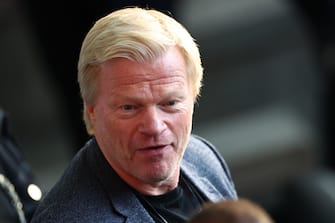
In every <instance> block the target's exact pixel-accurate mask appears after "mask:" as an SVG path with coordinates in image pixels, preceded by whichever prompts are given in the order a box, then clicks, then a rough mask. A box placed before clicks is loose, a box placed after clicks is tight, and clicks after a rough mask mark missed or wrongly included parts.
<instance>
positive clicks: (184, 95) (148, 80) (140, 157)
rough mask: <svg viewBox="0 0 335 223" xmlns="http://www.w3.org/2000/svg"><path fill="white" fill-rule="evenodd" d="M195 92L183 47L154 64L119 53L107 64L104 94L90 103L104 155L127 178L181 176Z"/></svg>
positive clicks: (103, 73)
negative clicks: (129, 58) (188, 74)
mask: <svg viewBox="0 0 335 223" xmlns="http://www.w3.org/2000/svg"><path fill="white" fill-rule="evenodd" d="M194 98H195V96H194V94H193V89H192V87H191V86H190V83H189V81H188V79H187V76H186V65H185V61H184V58H183V56H182V55H181V53H180V52H179V50H178V49H177V48H171V49H170V50H169V51H168V52H167V53H166V54H165V55H163V56H162V57H161V58H158V59H157V60H156V61H154V62H153V63H150V64H143V63H138V62H134V61H130V60H127V59H124V58H116V59H111V60H109V61H106V62H105V63H103V64H102V65H101V69H100V76H99V82H98V95H97V98H96V100H95V103H94V104H93V105H87V108H88V112H89V114H90V117H91V120H92V123H93V128H94V134H95V137H96V139H97V142H98V144H99V146H100V147H101V150H102V152H103V154H104V156H105V157H106V159H107V160H108V162H109V163H110V165H111V166H112V167H113V168H114V169H115V171H116V172H117V173H118V174H119V175H120V176H121V177H122V178H123V179H124V180H126V181H127V182H131V184H134V185H136V184H137V183H140V184H143V183H144V184H151V185H154V184H158V185H159V184H161V183H164V182H166V183H168V182H169V181H174V180H176V178H178V176H179V165H180V161H181V159H182V156H183V154H184V151H185V148H186V145H187V143H188V140H189V135H190V132H191V126H192V114H193V103H194Z"/></svg>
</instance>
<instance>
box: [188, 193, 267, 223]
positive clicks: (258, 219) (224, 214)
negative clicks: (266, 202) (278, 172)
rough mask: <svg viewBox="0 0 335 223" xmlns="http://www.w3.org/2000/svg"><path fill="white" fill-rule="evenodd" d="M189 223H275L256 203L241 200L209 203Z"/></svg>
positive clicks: (244, 199)
mask: <svg viewBox="0 0 335 223" xmlns="http://www.w3.org/2000/svg"><path fill="white" fill-rule="evenodd" d="M189 223H274V221H273V220H272V218H271V216H270V215H269V214H268V213H267V212H266V210H265V209H263V208H262V207H261V206H260V205H258V204H256V203H255V202H253V201H251V200H249V199H246V198H241V199H238V200H223V201H219V202H208V203H205V204H204V205H203V209H202V210H201V211H200V212H198V213H196V214H194V216H193V217H192V218H191V219H190V221H189Z"/></svg>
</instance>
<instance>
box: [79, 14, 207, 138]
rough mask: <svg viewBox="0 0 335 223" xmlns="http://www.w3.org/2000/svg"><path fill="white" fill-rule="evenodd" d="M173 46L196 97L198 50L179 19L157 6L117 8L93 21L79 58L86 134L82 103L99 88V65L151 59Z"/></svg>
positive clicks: (199, 79)
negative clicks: (179, 55)
mask: <svg viewBox="0 0 335 223" xmlns="http://www.w3.org/2000/svg"><path fill="white" fill-rule="evenodd" d="M172 46H176V47H178V49H179V50H180V52H181V53H182V55H183V57H184V59H185V62H186V66H187V72H188V73H187V75H188V78H189V80H190V84H191V85H192V88H193V90H194V94H195V95H196V97H197V96H198V95H199V93H200V89H201V82H202V76H203V69H202V65H201V59H200V53H199V49H198V47H197V45H196V43H195V41H194V40H193V38H192V37H191V35H190V34H189V33H188V31H187V30H186V29H185V28H184V27H183V26H182V25H181V24H180V23H178V22H177V21H175V20H174V19H173V18H171V17H170V16H167V15H165V14H163V13H161V12H158V11H156V10H147V9H141V8H126V9H122V10H118V11H115V12H113V13H111V14H109V15H107V16H105V17H103V18H101V19H100V20H98V21H97V22H96V23H95V25H94V26H93V27H92V28H91V30H90V31H89V33H88V34H87V36H86V38H85V40H84V41H83V44H82V48H81V52H80V57H79V62H78V82H79V86H80V92H81V96H82V98H83V100H84V114H83V115H84V121H85V124H86V128H87V131H88V133H89V134H94V132H93V129H92V126H91V121H90V118H89V116H88V114H87V111H86V106H85V104H86V103H87V104H93V103H94V100H95V98H96V95H97V93H98V91H99V88H98V86H97V78H98V76H99V68H100V65H101V64H102V63H103V62H105V61H107V60H109V59H112V58H127V59H129V60H132V61H137V62H150V61H153V60H154V59H155V58H157V57H159V56H161V55H162V54H164V53H165V52H166V51H167V50H168V49H169V48H170V47H172ZM196 97H195V98H196Z"/></svg>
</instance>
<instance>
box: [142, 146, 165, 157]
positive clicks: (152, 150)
mask: <svg viewBox="0 0 335 223" xmlns="http://www.w3.org/2000/svg"><path fill="white" fill-rule="evenodd" d="M169 148H171V146H170V145H155V146H147V147H143V148H140V149H138V150H137V151H138V152H140V153H142V154H145V155H150V156H156V155H162V154H163V153H165V152H166V151H167V150H169Z"/></svg>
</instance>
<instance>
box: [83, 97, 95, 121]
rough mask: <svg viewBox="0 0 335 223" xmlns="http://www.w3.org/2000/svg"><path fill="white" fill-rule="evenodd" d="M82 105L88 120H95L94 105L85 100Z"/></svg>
mask: <svg viewBox="0 0 335 223" xmlns="http://www.w3.org/2000/svg"><path fill="white" fill-rule="evenodd" d="M84 107H85V111H86V115H87V118H88V119H89V120H90V122H93V123H94V122H95V110H94V105H91V104H89V103H87V102H84Z"/></svg>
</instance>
